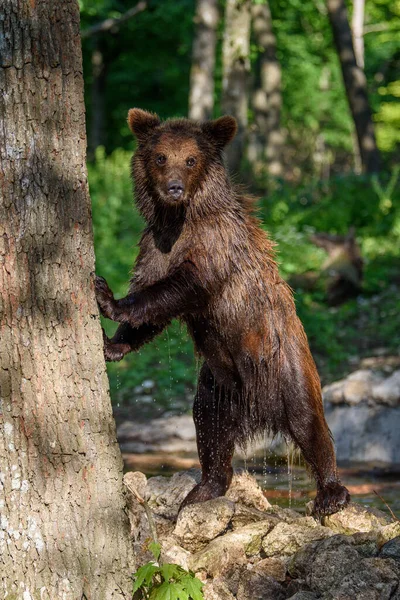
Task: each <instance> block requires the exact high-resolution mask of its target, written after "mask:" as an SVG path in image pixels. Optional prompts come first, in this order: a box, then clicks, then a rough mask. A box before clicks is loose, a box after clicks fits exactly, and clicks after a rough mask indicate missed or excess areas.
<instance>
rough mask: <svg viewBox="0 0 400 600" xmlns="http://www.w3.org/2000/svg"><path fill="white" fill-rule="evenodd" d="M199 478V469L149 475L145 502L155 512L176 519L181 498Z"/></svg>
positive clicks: (183, 497)
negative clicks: (163, 475) (168, 474)
mask: <svg viewBox="0 0 400 600" xmlns="http://www.w3.org/2000/svg"><path fill="white" fill-rule="evenodd" d="M200 479H201V472H200V470H199V469H189V470H188V471H182V472H181V473H175V475H173V476H172V477H171V478H169V477H161V476H159V477H151V478H150V479H149V480H148V482H147V490H146V492H147V502H148V504H149V506H150V508H151V509H152V510H153V511H154V512H155V513H157V514H159V515H161V516H164V517H167V518H170V519H176V518H177V516H178V511H179V508H180V505H181V504H182V502H183V500H184V499H185V498H186V496H187V495H188V493H189V492H190V491H191V490H192V489H193V488H194V486H195V485H196V483H199V482H200Z"/></svg>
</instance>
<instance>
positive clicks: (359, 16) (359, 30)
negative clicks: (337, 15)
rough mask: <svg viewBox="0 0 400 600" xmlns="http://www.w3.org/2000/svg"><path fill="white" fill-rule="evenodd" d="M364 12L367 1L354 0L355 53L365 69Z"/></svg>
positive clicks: (360, 64)
mask: <svg viewBox="0 0 400 600" xmlns="http://www.w3.org/2000/svg"><path fill="white" fill-rule="evenodd" d="M364 12H365V0H354V2H353V17H352V19H351V29H352V32H353V44H354V53H355V55H356V61H357V64H358V66H359V67H360V68H361V69H363V68H364Z"/></svg>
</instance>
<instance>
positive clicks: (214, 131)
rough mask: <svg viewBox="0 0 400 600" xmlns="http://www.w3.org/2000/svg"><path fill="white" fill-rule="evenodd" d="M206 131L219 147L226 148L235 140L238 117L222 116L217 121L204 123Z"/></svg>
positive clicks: (203, 127) (203, 126)
mask: <svg viewBox="0 0 400 600" xmlns="http://www.w3.org/2000/svg"><path fill="white" fill-rule="evenodd" d="M202 129H203V131H204V133H205V134H206V135H207V136H208V137H210V138H212V140H213V142H214V143H216V145H217V146H218V147H219V148H221V149H222V148H224V147H225V146H226V145H227V144H229V142H231V141H232V140H233V138H234V137H235V135H236V132H237V123H236V119H234V118H233V117H229V116H228V115H227V116H225V117H220V118H219V119H215V121H208V122H207V123H204V124H203V125H202Z"/></svg>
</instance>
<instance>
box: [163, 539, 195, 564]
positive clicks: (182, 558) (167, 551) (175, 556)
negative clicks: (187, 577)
mask: <svg viewBox="0 0 400 600" xmlns="http://www.w3.org/2000/svg"><path fill="white" fill-rule="evenodd" d="M161 556H162V559H163V561H164V562H167V563H173V564H174V565H179V566H181V567H182V568H183V569H185V570H186V571H187V570H188V569H189V557H190V552H188V551H187V550H185V549H184V548H182V546H178V544H175V543H174V540H173V539H168V540H164V541H163V542H162V543H161Z"/></svg>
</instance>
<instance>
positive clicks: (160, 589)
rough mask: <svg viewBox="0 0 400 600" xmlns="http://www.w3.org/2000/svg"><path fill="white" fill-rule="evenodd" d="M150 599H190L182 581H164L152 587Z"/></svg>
mask: <svg viewBox="0 0 400 600" xmlns="http://www.w3.org/2000/svg"><path fill="white" fill-rule="evenodd" d="M150 600H189V596H188V594H187V592H186V591H185V590H184V589H183V587H182V585H181V584H180V583H168V582H167V581H164V582H163V583H161V584H160V585H158V586H155V587H154V588H153V589H152V591H151V594H150Z"/></svg>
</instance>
